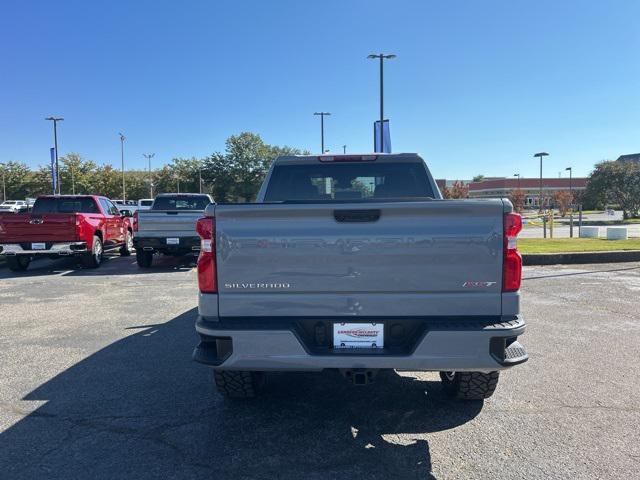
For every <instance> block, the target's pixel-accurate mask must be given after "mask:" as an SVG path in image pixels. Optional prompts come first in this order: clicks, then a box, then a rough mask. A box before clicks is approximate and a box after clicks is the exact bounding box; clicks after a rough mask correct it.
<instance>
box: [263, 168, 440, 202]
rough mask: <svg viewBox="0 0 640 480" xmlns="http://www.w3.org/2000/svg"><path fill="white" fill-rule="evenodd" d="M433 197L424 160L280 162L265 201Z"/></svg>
mask: <svg viewBox="0 0 640 480" xmlns="http://www.w3.org/2000/svg"><path fill="white" fill-rule="evenodd" d="M417 197H431V198H433V190H432V189H431V185H430V184H429V178H428V176H427V172H426V169H425V167H424V165H423V164H421V163H415V162H413V163H409V162H398V163H378V164H376V163H371V162H366V163H365V162H363V163H320V162H318V164H308V165H279V166H276V167H275V168H274V169H273V173H272V174H271V178H270V179H269V184H268V186H267V192H266V194H265V198H264V200H265V201H266V202H281V201H287V200H316V201H317V200H320V201H322V200H376V199H385V198H386V199H402V198H417Z"/></svg>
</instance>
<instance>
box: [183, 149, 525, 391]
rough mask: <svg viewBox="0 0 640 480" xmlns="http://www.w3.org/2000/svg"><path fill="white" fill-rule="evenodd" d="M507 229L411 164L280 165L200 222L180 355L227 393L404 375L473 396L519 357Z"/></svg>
mask: <svg viewBox="0 0 640 480" xmlns="http://www.w3.org/2000/svg"><path fill="white" fill-rule="evenodd" d="M521 225H522V224H521V218H520V215H518V214H516V213H514V212H513V207H512V205H511V203H510V202H509V201H508V200H506V199H487V200H443V199H442V197H441V194H440V191H439V190H438V187H437V186H436V184H435V182H434V180H433V178H432V176H431V174H430V172H429V170H428V169H427V167H426V164H425V163H424V161H423V160H422V158H420V157H419V156H418V155H416V154H373V155H321V156H287V157H280V158H278V159H277V160H276V161H275V163H274V164H273V166H272V167H271V170H270V171H269V173H268V175H267V177H266V179H265V182H264V185H263V186H262V188H261V190H260V193H259V195H258V199H257V202H256V203H244V204H220V205H209V206H208V207H207V208H206V210H205V216H204V218H202V219H200V220H199V221H198V224H197V230H198V234H199V235H200V239H201V250H200V256H199V258H198V283H199V289H200V294H199V306H198V313H199V315H198V320H197V323H196V331H197V332H198V334H199V335H200V343H199V344H198V346H197V347H196V349H195V351H194V359H195V360H196V361H198V362H201V363H204V364H206V365H209V366H211V367H213V369H214V379H215V383H216V385H217V387H218V390H219V392H220V393H222V394H224V395H226V396H229V397H247V396H253V395H255V394H256V393H257V391H258V390H259V388H260V387H261V385H262V384H263V382H264V379H265V374H266V373H267V372H271V371H321V370H323V369H337V370H339V371H340V372H341V373H342V374H343V375H344V376H345V377H346V378H347V379H349V380H351V381H353V383H355V384H366V383H368V382H370V381H372V380H373V379H374V377H375V375H376V373H377V372H378V371H379V370H380V369H403V370H412V371H437V372H440V377H441V379H442V382H443V385H444V388H445V391H446V392H448V393H449V394H450V395H451V396H453V397H455V398H459V399H465V400H478V399H483V398H487V397H489V396H491V395H492V394H493V392H494V390H495V388H496V385H497V383H498V375H499V374H498V372H499V371H500V370H504V369H507V368H511V367H513V366H514V365H517V364H520V363H523V362H525V361H526V360H527V358H528V355H527V352H526V350H525V348H524V347H523V346H522V345H521V344H520V342H519V341H518V338H519V337H520V335H522V334H523V333H524V331H525V322H524V319H523V318H522V316H521V315H520V307H519V300H520V293H519V289H520V281H521V271H522V259H521V256H520V254H519V253H518V250H517V245H516V236H517V234H518V232H519V231H520V229H521Z"/></svg>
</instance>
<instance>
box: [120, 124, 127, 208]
mask: <svg viewBox="0 0 640 480" xmlns="http://www.w3.org/2000/svg"><path fill="white" fill-rule="evenodd" d="M118 135H120V160H121V161H122V201H123V202H125V201H126V200H127V189H126V186H125V182H124V141H125V140H126V137H125V136H124V135H123V134H122V133H118Z"/></svg>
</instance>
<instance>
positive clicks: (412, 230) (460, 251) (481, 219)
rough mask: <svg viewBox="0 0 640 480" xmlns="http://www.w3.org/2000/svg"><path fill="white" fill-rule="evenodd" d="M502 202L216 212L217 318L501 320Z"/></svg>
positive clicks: (268, 206)
mask: <svg viewBox="0 0 640 480" xmlns="http://www.w3.org/2000/svg"><path fill="white" fill-rule="evenodd" d="M503 210H504V205H503V203H502V201H501V200H488V201H482V200H480V201H470V200H465V201H455V200H446V201H442V200H436V201H420V202H379V203H378V202H376V203H344V204H335V203H324V204H287V203H284V204H244V205H242V204H238V205H218V206H216V207H215V217H216V238H217V242H216V244H217V255H216V258H217V272H218V289H219V290H218V291H219V300H218V302H219V314H220V316H222V317H226V316H274V317H277V316H331V317H335V316H385V315H389V316H390V315H393V316H396V317H397V316H403V315H406V316H416V315H421V316H444V315H447V316H456V315H460V316H473V315H478V316H479V315H500V314H501V284H502V254H503V235H502V230H503V225H502V223H503Z"/></svg>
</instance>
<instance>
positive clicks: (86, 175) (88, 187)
mask: <svg viewBox="0 0 640 480" xmlns="http://www.w3.org/2000/svg"><path fill="white" fill-rule="evenodd" d="M59 164H60V191H61V193H62V194H71V193H74V192H75V193H76V194H82V193H84V194H89V193H93V192H94V188H95V183H96V180H97V178H96V169H97V166H96V164H95V163H94V162H92V161H91V160H85V159H84V158H82V156H81V155H79V154H77V153H68V154H67V155H65V156H64V157H61V158H60V159H59Z"/></svg>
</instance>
